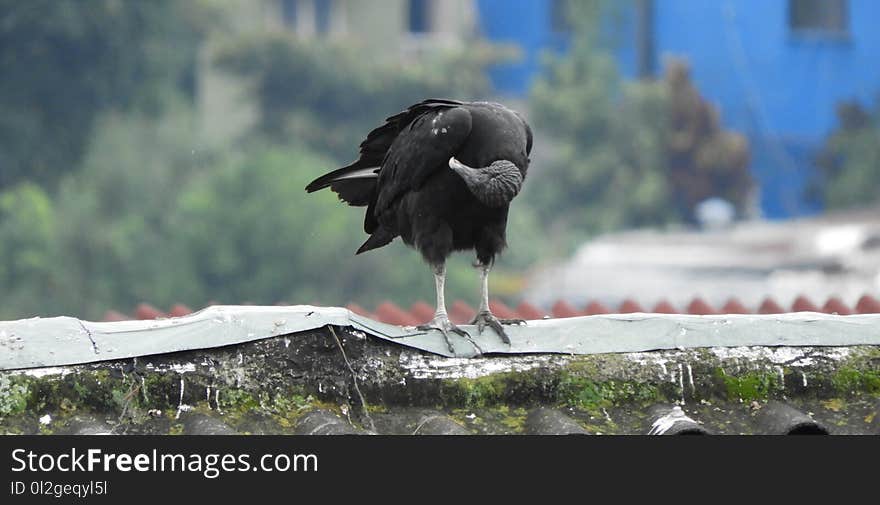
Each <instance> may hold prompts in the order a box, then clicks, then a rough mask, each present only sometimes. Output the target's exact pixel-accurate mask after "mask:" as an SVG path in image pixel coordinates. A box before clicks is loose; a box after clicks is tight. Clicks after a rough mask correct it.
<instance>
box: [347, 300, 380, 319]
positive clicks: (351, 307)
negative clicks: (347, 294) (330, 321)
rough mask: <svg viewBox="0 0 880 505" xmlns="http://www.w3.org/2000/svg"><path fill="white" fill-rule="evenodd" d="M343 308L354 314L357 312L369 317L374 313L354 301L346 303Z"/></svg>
mask: <svg viewBox="0 0 880 505" xmlns="http://www.w3.org/2000/svg"><path fill="white" fill-rule="evenodd" d="M345 308H346V309H348V310H350V311H352V312H354V313H355V314H357V315H359V316H364V317H371V318H373V317H375V315H373V314H372V313H370V311H368V310H367V309H365V308H363V307H361V306H360V305H358V304H356V303H349V304H348V305H346V306H345Z"/></svg>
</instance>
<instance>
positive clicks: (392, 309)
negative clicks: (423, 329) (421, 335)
mask: <svg viewBox="0 0 880 505" xmlns="http://www.w3.org/2000/svg"><path fill="white" fill-rule="evenodd" d="M376 317H377V318H378V319H379V321H382V322H383V323H389V324H397V325H400V326H415V325H417V324H421V323H424V321H417V320H416V318H414V317H413V316H412V314H410V313H409V312H406V311H405V310H403V309H401V308H400V307H398V306H397V305H394V304H393V303H391V302H382V303H380V304H379V306H378V307H376Z"/></svg>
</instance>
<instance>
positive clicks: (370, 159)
mask: <svg viewBox="0 0 880 505" xmlns="http://www.w3.org/2000/svg"><path fill="white" fill-rule="evenodd" d="M459 105H463V103H462V102H459V101H456V100H445V99H440V98H431V99H428V100H423V101H421V102H419V103H417V104H413V105H411V106H409V107H408V108H407V109H406V110H404V111H401V112H399V113H397V114H394V115H393V116H390V117H388V118H386V119H385V123H384V124H382V125H381V126H379V127H377V128H375V129H374V130H372V131H371V132H370V133H369V134H368V135H367V138H366V139H364V141H363V142H361V144H360V156H358V159H357V160H355V161H354V162H352V163H351V164H349V165H346V166H344V167H342V168H338V169H336V170H333V171H332V172H329V173H327V174H324V175H322V176H321V177H318V178H317V179H315V180H314V181H312V182H311V183H309V185H308V186H306V191H308V192H309V193H312V192H314V191H318V190H320V189H323V188H326V187H328V186H329V187H330V189H331V190H332V191H333V192H335V193H337V194H338V195H339V198H340V199H341V200H343V201H346V202H348V203H349V204H350V205H355V206H363V205H368V204H369V203H370V202H371V201H372V200H373V199H374V196H375V195H374V193H375V190H376V179H377V178H378V172H379V168H380V167H381V166H382V162H383V161H384V160H385V158H386V156H387V154H388V150H389V149H390V148H391V145H392V144H393V143H394V141H395V140H396V139H397V136H398V135H399V134H400V132H401V131H403V130H404V129H406V128H407V127H408V126H409V125H410V124H411V123H412V122H413V121H414V120H415V119H416V118H418V117H419V116H421V115H423V114H425V113H430V112H431V111H437V110H446V109H449V108H451V107H457V106H459Z"/></svg>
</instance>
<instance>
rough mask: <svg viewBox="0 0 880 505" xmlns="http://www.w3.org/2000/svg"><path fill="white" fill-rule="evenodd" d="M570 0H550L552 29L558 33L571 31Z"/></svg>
mask: <svg viewBox="0 0 880 505" xmlns="http://www.w3.org/2000/svg"><path fill="white" fill-rule="evenodd" d="M567 4H568V1H567V0H551V1H550V29H551V30H553V31H554V32H556V33H565V32H568V31H571V22H569V20H568V5H567Z"/></svg>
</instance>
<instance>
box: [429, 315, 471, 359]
mask: <svg viewBox="0 0 880 505" xmlns="http://www.w3.org/2000/svg"><path fill="white" fill-rule="evenodd" d="M416 329H418V330H420V331H428V330H440V333H442V334H443V338H444V339H445V340H446V346H447V347H449V352H451V353H452V354H455V347H453V346H452V341H450V340H449V334H450V333H455V334H457V335H459V336H461V337H464V338H466V339H467V341H468V342H470V343H471V345H472V346H474V348H475V349H476V350H477V352H478V353H479V354H483V350H482V349H480V346H478V345H477V343H476V342H474V341H473V339H472V338H471V336H470V334H469V333H468V332H466V331H464V330H462V329H461V328H459V327H458V326H456V325H455V324H453V323H452V321H450V320H449V318H448V317H446V316H435V317H434V319H433V320H432V321H431V322H429V323H428V324H423V325H420V326H416Z"/></svg>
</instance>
